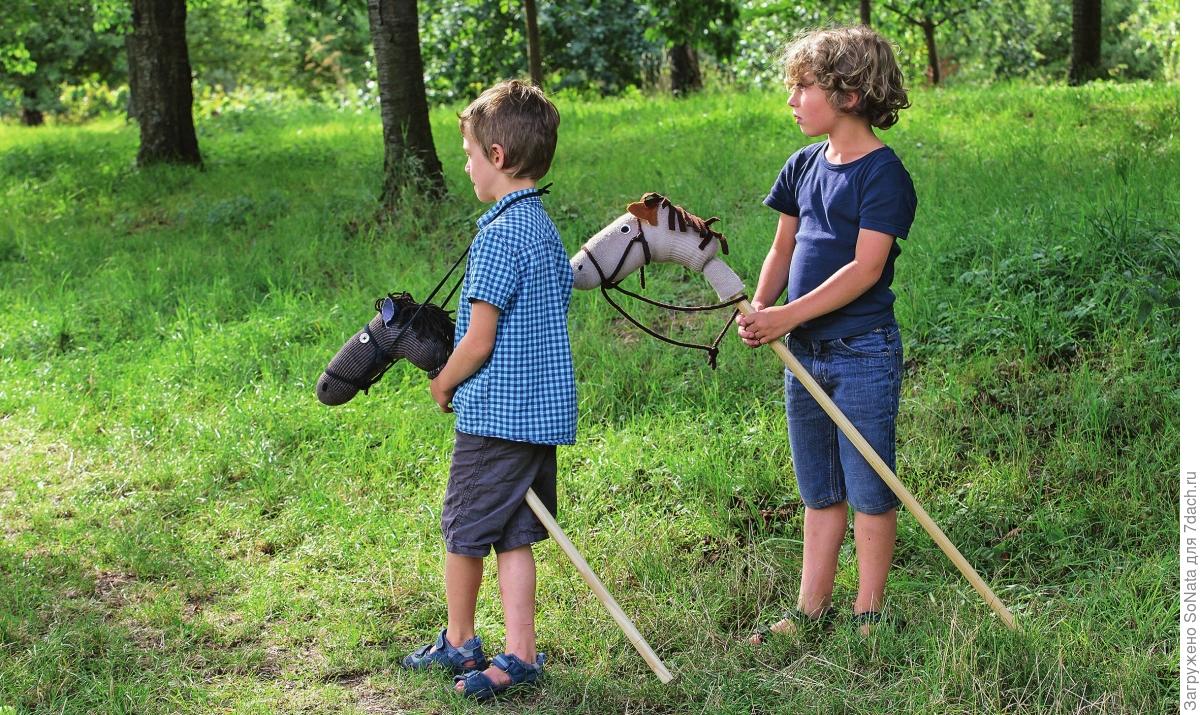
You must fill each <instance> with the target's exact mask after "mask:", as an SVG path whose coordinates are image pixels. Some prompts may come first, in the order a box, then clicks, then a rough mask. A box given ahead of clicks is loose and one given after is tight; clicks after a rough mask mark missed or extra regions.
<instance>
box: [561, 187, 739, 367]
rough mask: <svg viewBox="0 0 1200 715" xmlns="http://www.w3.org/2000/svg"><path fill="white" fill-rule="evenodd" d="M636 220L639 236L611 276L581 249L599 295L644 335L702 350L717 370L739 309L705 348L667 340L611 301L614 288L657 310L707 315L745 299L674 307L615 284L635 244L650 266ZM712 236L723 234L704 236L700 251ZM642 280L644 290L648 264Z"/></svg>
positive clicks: (647, 244)
mask: <svg viewBox="0 0 1200 715" xmlns="http://www.w3.org/2000/svg"><path fill="white" fill-rule="evenodd" d="M667 217H668V228H669V229H671V230H675V214H674V212H673V211H670V210H668V211H667ZM634 221H637V228H638V230H637V234H636V235H634V236H632V237H631V238H630V239H629V242H628V243H626V244H625V250H624V251H622V252H621V260H619V261H617V265H616V266H615V267H613V269H612V272H610V273H608V274H607V275H606V274H605V273H604V269H603V268H602V267H601V266H600V261H598V260H596V257H595V256H594V255H592V252H591V251H590V250H588V247H587V244H584V245H583V248H582V250H583V255H585V256H587V258H588V260H589V261H591V262H592V265H593V266H594V267H595V268H596V274H597V275H599V276H600V294H601V295H603V296H604V300H606V301H608V304H609V305H611V306H612V307H613V309H614V310H616V311H617V312H618V313H620V314H621V315H622V316H624V317H625V319H626V320H628V321H629V322H630V323H633V324H634V325H636V326H637V327H639V328H641V329H642V331H643V332H645V333H646V334H647V335H650V336H652V337H655V338H657V339H659V340H661V341H663V342H664V343H670V344H671V345H675V346H678V347H681V348H691V349H693V350H703V351H705V352H706V353H708V366H709V367H711V368H712V369H714V370H715V369H717V354H718V353H719V352H720V348H719V347H717V346H718V345H719V344H720V342H721V340H722V339H723V338H724V337H725V334H726V333H728V332H729V328H730V326H731V325H733V321H734V319H735V318H736V317H737V313H738V312H737V310H736V309H735V310H734V311H733V314H732V315H730V316H729V320H727V321H726V322H725V327H724V328H722V329H721V332H720V333H719V334H718V335H717V338H716V340H714V341H713V342H712V344H711V345H702V344H699V343H688V342H683V341H681V340H675V339H674V338H671V337H668V336H666V335H663V334H662V333H659V332H657V331H655V330H654V329H653V328H650V327H647V326H646V325H643V324H642V323H641V322H640V321H638V319H637V318H635V317H633V316H632V315H630V314H629V313H628V312H627V311H626V310H625V309H624V308H622V307H621V306H620V305H618V304H617V302H616V301H614V300H613V299H612V296H610V295H609V294H608V291H609V289H610V288H611V289H613V290H615V291H617V292H619V293H622V294H624V295H627V296H629V297H631V298H635V299H637V300H640V301H642V302H643V303H647V304H649V305H653V306H655V307H658V308H663V309H665V310H676V311H680V312H684V313H701V312H708V311H714V310H721V309H723V308H728V307H729V306H731V305H735V304H737V303H738V302H739V301H741V300H742V299H743V298H744V296H742V295H738V296H735V297H734V298H731V299H729V300H727V301H725V302H723V303H715V304H713V305H672V304H670V303H661V302H659V301H657V300H653V299H651V298H647V297H646V296H644V295H640V294H638V293H634V292H633V291H630V290H626V289H624V288H622V287H621V281H615V280H613V277H614V276H617V275H619V274H620V272H621V268H622V267H623V266H624V265H625V261H626V260H628V259H629V254H630V253H631V252H632V251H633V247H634V244H640V245H641V247H642V253H643V255H644V256H645V258H646V263H650V242H649V241H647V240H646V232H645V231H644V230H643V229H642V220H641V219H640V218H638V217H636V216H635V217H634ZM680 221H681V223H682V221H683V219H682V218H681V219H680ZM626 225H628V224H626ZM681 228H682V226H681ZM684 230H685V231H686V228H684ZM713 236H718V237H719V236H720V234H717V233H715V232H713V233H710V234H709V235H707V236H702V237H701V241H700V249H701V250H703V249H704V247H705V246H706V245H707V244H708V242H709V241H711V240H712V239H713ZM719 240H721V247H722V248H724V249H725V252H726V253H728V252H729V247H728V246H726V244H725V241H724V240H723V239H719ZM639 278H640V282H641V286H642V289H643V290H645V288H646V266H645V264H643V265H642V266H641V267H640V268H639ZM622 280H624V279H622Z"/></svg>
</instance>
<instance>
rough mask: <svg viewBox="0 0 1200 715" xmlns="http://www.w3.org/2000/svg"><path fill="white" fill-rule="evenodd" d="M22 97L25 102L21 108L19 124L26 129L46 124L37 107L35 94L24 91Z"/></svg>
mask: <svg viewBox="0 0 1200 715" xmlns="http://www.w3.org/2000/svg"><path fill="white" fill-rule="evenodd" d="M22 95H23V96H24V98H25V101H24V102H23V103H22V106H21V124H24V125H25V126H27V127H40V126H42V125H43V124H45V123H46V115H45V114H43V113H42V110H40V109H38V107H37V92H35V91H33V90H31V89H28V88H26V89H24V90H23V91H22Z"/></svg>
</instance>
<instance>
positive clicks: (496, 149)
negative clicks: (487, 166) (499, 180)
mask: <svg viewBox="0 0 1200 715" xmlns="http://www.w3.org/2000/svg"><path fill="white" fill-rule="evenodd" d="M504 159H505V156H504V147H502V146H500V145H499V144H493V145H492V146H491V148H490V149H488V160H489V161H491V162H492V166H495V167H496V168H497V169H503V168H504Z"/></svg>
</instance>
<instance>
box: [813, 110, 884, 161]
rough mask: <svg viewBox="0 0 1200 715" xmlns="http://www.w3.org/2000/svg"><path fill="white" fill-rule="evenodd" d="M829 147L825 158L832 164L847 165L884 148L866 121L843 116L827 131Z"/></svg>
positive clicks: (852, 116) (855, 117)
mask: <svg viewBox="0 0 1200 715" xmlns="http://www.w3.org/2000/svg"><path fill="white" fill-rule="evenodd" d="M828 137H829V147H828V148H827V149H826V150H825V158H826V159H828V160H829V161H830V163H833V164H848V163H850V162H852V161H854V160H856V159H861V158H862V157H864V156H866V155H867V154H870V153H871V152H873V151H875V150H876V149H879V148H880V147H883V146H885V145H884V143H883V142H881V141H880V140H879V137H877V136H875V132H874V131H872V130H871V125H870V123H868V122H867V120H866V119H864V118H862V117H859V116H854V115H844V116H843V117H841V121H839V122H837V124H835V125H834V127H833V129H831V130H830V131H829V135H828Z"/></svg>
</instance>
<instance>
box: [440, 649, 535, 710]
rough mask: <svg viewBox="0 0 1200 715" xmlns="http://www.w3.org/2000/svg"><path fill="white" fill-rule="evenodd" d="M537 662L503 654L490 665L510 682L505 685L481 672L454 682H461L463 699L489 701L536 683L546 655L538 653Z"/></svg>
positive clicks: (459, 677) (460, 677)
mask: <svg viewBox="0 0 1200 715" xmlns="http://www.w3.org/2000/svg"><path fill="white" fill-rule="evenodd" d="M535 660H536V661H537V662H536V663H533V664H532V665H531V664H529V663H526V662H525V661H523V660H521V659H520V658H518V657H517V656H515V655H513V654H512V653H505V654H504V655H498V656H496V657H495V658H492V665H494V666H496V667H497V668H499V669H500V670H503V671H504V672H505V673H508V677H509V678H510V679H511V680H512V682H510V683H508V684H506V685H499V684H497V683H493V682H492V680H491V678H489V677H487V676H486V675H484V674H483V671H482V670H478V671H475V672H474V673H467V674H466V675H456V676H454V682H455V683H458V682H462V684H463V689H462V695H463V697H468V698H475V699H476V700H491V699H492V698H494V697H496V696H497V695H499V694H500V693H502V692H504V691H505V690H508V689H509V688H513V687H517V686H530V685H533V684H534V683H536V682H537V681H538V680H539V679H540V678H541V677H542V669H543V668H544V667H545V665H546V654H545V653H538V654H537V658H536V659H535Z"/></svg>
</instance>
